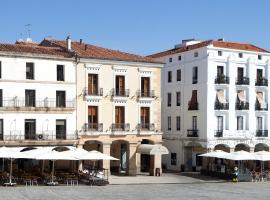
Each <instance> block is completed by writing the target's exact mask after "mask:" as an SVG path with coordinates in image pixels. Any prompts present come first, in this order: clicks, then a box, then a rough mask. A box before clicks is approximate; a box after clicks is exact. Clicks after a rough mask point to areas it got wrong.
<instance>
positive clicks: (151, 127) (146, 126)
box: [137, 123, 155, 131]
mask: <svg viewBox="0 0 270 200" xmlns="http://www.w3.org/2000/svg"><path fill="white" fill-rule="evenodd" d="M137 130H138V131H155V124H154V123H142V124H138V125H137Z"/></svg>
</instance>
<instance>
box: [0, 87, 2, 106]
mask: <svg viewBox="0 0 270 200" xmlns="http://www.w3.org/2000/svg"><path fill="white" fill-rule="evenodd" d="M2 106H3V90H2V89H0V107H2Z"/></svg>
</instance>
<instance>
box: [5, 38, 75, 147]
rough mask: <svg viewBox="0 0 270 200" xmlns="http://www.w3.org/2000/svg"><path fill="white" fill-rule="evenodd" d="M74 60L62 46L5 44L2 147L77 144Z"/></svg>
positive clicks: (23, 43) (20, 43)
mask: <svg viewBox="0 0 270 200" xmlns="http://www.w3.org/2000/svg"><path fill="white" fill-rule="evenodd" d="M73 61H74V58H73V57H72V55H71V54H70V53H69V52H67V51H66V50H63V49H62V48H56V47H42V46H40V45H38V44H35V43H31V42H30V43H29V42H17V43H16V44H0V146H8V145H24V146H26V145H31V146H32V145H72V144H73V143H74V142H75V141H76V140H75V139H76V110H75V103H76V102H75V101H76V68H75V65H74V62H73Z"/></svg>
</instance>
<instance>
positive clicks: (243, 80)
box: [235, 77, 249, 85]
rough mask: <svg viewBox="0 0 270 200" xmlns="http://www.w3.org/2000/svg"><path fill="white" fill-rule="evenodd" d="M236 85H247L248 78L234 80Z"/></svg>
mask: <svg viewBox="0 0 270 200" xmlns="http://www.w3.org/2000/svg"><path fill="white" fill-rule="evenodd" d="M235 84H236V85H249V78H248V77H241V78H238V79H237V80H236V83H235Z"/></svg>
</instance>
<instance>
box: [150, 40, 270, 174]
mask: <svg viewBox="0 0 270 200" xmlns="http://www.w3.org/2000/svg"><path fill="white" fill-rule="evenodd" d="M150 57H152V58H155V59H156V60H158V61H161V62H164V63H166V65H165V67H164V68H163V70H162V131H163V132H164V136H163V139H164V144H165V146H166V147H167V148H168V149H169V151H170V154H169V155H167V156H164V160H163V162H164V164H165V165H166V166H167V168H169V169H172V170H180V169H181V168H182V169H183V168H184V167H185V169H186V170H191V169H192V168H193V170H195V168H197V170H198V169H199V168H200V166H201V165H202V161H201V158H200V157H198V154H200V153H203V152H206V151H211V150H216V149H222V150H225V151H234V150H235V151H237V150H240V149H243V150H247V151H251V152H252V151H254V150H255V151H257V150H261V149H266V150H269V145H270V140H269V137H268V124H269V120H270V118H269V111H268V101H269V95H270V94H269V89H268V79H269V76H270V72H269V67H270V53H269V52H268V51H266V50H264V49H262V48H259V47H256V46H254V45H251V44H243V43H233V42H225V41H224V40H222V39H220V40H217V41H215V40H209V41H196V40H185V41H183V42H182V44H180V45H176V46H175V48H173V49H171V50H168V51H165V52H161V53H157V54H154V55H151V56H150Z"/></svg>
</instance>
